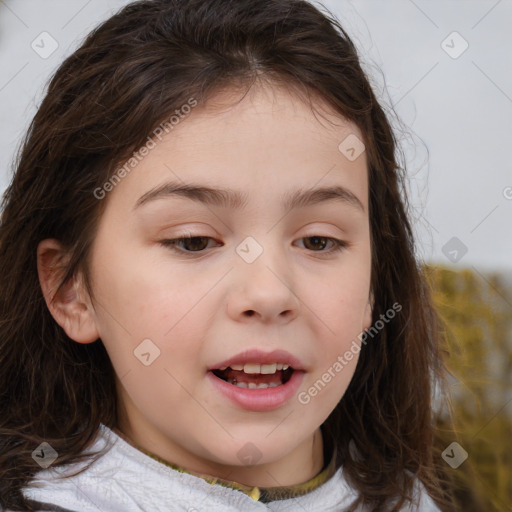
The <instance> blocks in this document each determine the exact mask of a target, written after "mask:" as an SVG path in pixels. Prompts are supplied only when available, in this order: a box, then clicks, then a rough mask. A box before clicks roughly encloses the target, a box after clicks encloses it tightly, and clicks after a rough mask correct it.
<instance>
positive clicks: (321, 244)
mask: <svg viewBox="0 0 512 512" xmlns="http://www.w3.org/2000/svg"><path fill="white" fill-rule="evenodd" d="M301 240H305V241H306V240H307V241H308V242H307V243H305V244H304V246H305V248H306V249H308V250H311V251H313V252H319V253H325V254H327V253H330V252H335V251H340V250H342V249H343V248H345V247H347V246H348V244H347V242H343V241H342V240H338V239H336V238H331V237H327V236H306V237H304V238H302V239H301ZM329 242H331V244H332V246H331V248H330V249H328V250H324V249H325V247H326V246H327V245H328V243H329Z"/></svg>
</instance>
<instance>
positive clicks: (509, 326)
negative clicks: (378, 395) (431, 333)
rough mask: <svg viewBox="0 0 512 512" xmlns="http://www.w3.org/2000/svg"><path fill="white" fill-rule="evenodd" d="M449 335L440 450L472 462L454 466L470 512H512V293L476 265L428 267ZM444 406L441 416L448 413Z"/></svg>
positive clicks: (458, 488) (463, 502)
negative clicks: (453, 446) (455, 448)
mask: <svg viewBox="0 0 512 512" xmlns="http://www.w3.org/2000/svg"><path fill="white" fill-rule="evenodd" d="M423 270H424V274H425V276H426V278H427V281H428V282H429V284H430V287H431V290H432V295H433V298H434V301H435V304H436V307H437V309H438V312H439V313H440V315H441V317H442V318H443V321H444V323H445V330H446V341H445V343H446V346H445V347H443V351H444V353H445V362H446V366H447V368H448V370H449V371H450V374H451V376H450V377H449V391H450V395H451V409H452V420H453V424H452V425H450V423H449V422H448V420H447V415H446V414H441V415H440V418H439V420H438V427H439V431H440V441H439V442H440V443H444V446H442V444H440V445H439V446H440V448H441V450H443V449H444V448H446V447H447V446H448V445H449V444H450V443H452V442H453V441H457V442H458V443H459V444H460V445H461V446H462V447H463V448H464V450H465V451H466V452H468V458H467V460H466V461H464V462H463V463H462V464H461V465H460V466H459V467H457V468H451V467H449V468H448V470H449V473H450V475H451V477H452V478H453V481H454V484H455V487H456V498H457V501H458V504H459V506H460V510H461V511H464V512H471V511H475V512H480V511H482V512H489V511H492V510H495V511H498V512H507V511H512V453H511V452H512V450H511V444H512V443H511V440H512V291H511V284H510V280H509V281H508V283H507V279H506V276H504V275H500V274H498V273H492V274H489V273H482V272H480V271H479V270H477V269H476V268H475V267H472V269H462V270H455V269H453V268H449V267H442V266H430V265H425V266H424V268H423ZM443 409H444V408H443V407H441V408H440V409H439V410H440V412H441V413H442V412H443Z"/></svg>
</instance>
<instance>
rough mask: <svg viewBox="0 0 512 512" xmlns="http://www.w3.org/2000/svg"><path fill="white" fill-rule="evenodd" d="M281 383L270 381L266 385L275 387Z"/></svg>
mask: <svg viewBox="0 0 512 512" xmlns="http://www.w3.org/2000/svg"><path fill="white" fill-rule="evenodd" d="M280 385H281V384H278V383H277V382H271V383H270V384H269V385H268V387H269V388H277V386H280Z"/></svg>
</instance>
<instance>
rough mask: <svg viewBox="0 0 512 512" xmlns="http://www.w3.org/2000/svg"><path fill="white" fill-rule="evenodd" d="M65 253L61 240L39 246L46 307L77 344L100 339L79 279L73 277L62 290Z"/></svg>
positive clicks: (39, 266) (40, 270)
mask: <svg viewBox="0 0 512 512" xmlns="http://www.w3.org/2000/svg"><path fill="white" fill-rule="evenodd" d="M66 258H67V256H66V252H65V250H64V249H63V247H62V245H61V244H60V242H59V241H58V240H55V239H46V240H43V241H42V242H40V243H39V245H38V247H37V272H38V275H39V283H40V285H41V290H42V292H43V296H44V299H45V301H46V305H47V306H48V309H49V310H50V313H51V315H52V316H53V318H54V319H55V321H56V322H57V323H58V324H59V325H60V326H61V327H62V328H63V329H64V331H65V332H66V334H67V335H68V336H69V337H70V338H71V339H72V340H74V341H76V342H78V343H92V342H94V341H96V340H97V339H98V338H99V333H98V330H97V327H96V322H95V318H94V314H93V310H92V306H91V304H90V300H88V294H87V292H86V290H85V287H84V285H83V282H82V280H81V279H80V276H73V277H72V278H71V279H69V280H68V281H67V282H66V283H65V284H64V285H63V286H62V288H61V289H60V290H58V286H59V284H60V280H61V279H62V278H63V276H64V273H65V270H66Z"/></svg>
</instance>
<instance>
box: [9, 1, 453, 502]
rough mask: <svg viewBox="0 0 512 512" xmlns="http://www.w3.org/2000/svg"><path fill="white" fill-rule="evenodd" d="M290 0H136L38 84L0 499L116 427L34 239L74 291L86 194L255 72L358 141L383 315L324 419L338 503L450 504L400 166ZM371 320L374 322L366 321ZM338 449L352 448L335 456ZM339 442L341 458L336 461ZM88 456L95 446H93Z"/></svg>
mask: <svg viewBox="0 0 512 512" xmlns="http://www.w3.org/2000/svg"><path fill="white" fill-rule="evenodd" d="M321 9H322V8H321V6H320V7H318V8H317V7H315V6H313V5H312V4H311V3H309V2H307V1H303V0H140V1H136V2H133V3H131V4H129V5H127V6H126V7H124V8H123V9H121V10H120V11H119V12H118V13H117V14H115V15H114V16H112V17H111V18H109V19H108V20H107V21H105V22H103V23H102V24H101V25H99V26H98V27H97V28H96V29H95V30H93V31H92V32H91V33H90V34H89V35H88V36H87V37H86V39H85V41H84V42H83V44H82V45H81V46H80V47H79V48H78V49H77V50H76V51H75V52H74V53H73V54H72V55H70V56H69V57H68V58H67V59H66V60H65V61H64V62H63V63H62V65H61V66H60V67H59V69H58V70H57V71H56V73H55V74H54V76H53V77H52V79H51V80H50V82H49V84H48V86H47V91H46V95H45V97H44V99H43V101H42V103H41V105H40V107H39V109H38V111H37V113H36V115H35V117H34V119H33V120H32V122H31V124H30V127H29V129H28V131H27V133H26V135H25V137H24V139H23V141H22V143H21V145H20V148H19V151H18V154H17V157H16V161H15V172H14V175H13V178H12V181H11V183H10V185H9V187H8V188H7V190H6V192H5V196H4V199H3V203H2V215H1V225H0V268H2V269H3V271H2V272H1V273H0V447H1V453H0V504H2V505H3V506H6V507H8V508H10V509H12V510H34V508H32V507H34V504H31V502H30V501H29V500H26V499H24V497H23V495H22V489H23V487H24V486H25V485H27V484H28V482H29V480H30V479H31V477H32V476H33V475H34V474H35V473H36V472H37V471H38V470H40V467H39V466H38V465H37V464H36V463H35V462H34V460H33V459H32V452H33V451H34V449H35V448H36V447H37V446H38V445H39V444H40V443H42V442H43V441H46V442H49V443H50V445H51V446H52V447H53V448H54V449H55V450H56V451H57V453H58V455H59V457H58V459H57V460H56V461H55V462H54V464H53V465H54V466H60V465H63V464H70V463H73V462H83V461H84V460H85V458H82V457H85V456H84V455H83V454H82V455H80V453H81V452H82V451H83V450H84V449H85V448H88V447H89V446H90V445H91V443H92V441H93V440H94V438H95V436H96V433H97V430H98V426H99V424H100V423H103V424H105V425H107V426H109V427H111V428H112V427H115V426H116V423H117V399H116V394H115V390H116V386H115V373H114V369H113V367H112V365H111V363H110V360H109V358H108V355H107V352H106V350H105V348H104V346H103V344H102V341H101V340H100V339H98V340H97V341H96V342H94V343H91V344H79V343H76V342H74V341H73V340H71V339H70V338H69V337H68V336H67V335H66V334H65V332H64V330H63V329H62V328H61V327H60V326H59V325H58V324H57V323H56V322H55V320H54V319H53V317H52V316H51V314H50V312H49V310H48V307H47V305H46V303H45V300H44V298H43V294H42V291H41V287H40V284H39V280H38V273H37V259H36V249H37V246H38V244H39V242H41V241H42V240H43V239H46V238H56V239H58V240H59V241H60V242H61V243H62V244H63V245H64V247H65V248H66V249H67V251H68V253H69V256H70V257H69V261H68V263H67V266H66V267H65V269H64V272H63V274H62V281H61V283H62V284H61V286H62V285H64V284H65V283H66V282H67V281H68V280H69V279H70V278H72V277H73V276H74V275H76V273H77V272H82V273H83V275H84V276H85V284H86V286H87V288H88V290H89V291H90V293H91V295H92V292H93V290H92V289H91V286H90V279H89V274H88V263H89V257H90V251H91V243H92V241H93V240H94V237H95V232H96V227H97V224H98V220H99V218H100V217H101V215H102V212H103V209H104V206H105V203H106V200H107V199H104V200H98V199H97V197H96V195H95V194H94V191H95V190H97V189H98V188H100V187H102V185H103V184H104V183H106V182H107V181H108V180H109V179H110V178H111V177H112V176H113V174H114V173H115V172H116V170H118V169H119V166H120V165H122V164H123V162H126V161H127V159H129V158H130V157H131V156H132V154H133V152H134V151H136V150H137V149H139V148H141V147H142V145H143V144H144V143H145V142H147V137H148V135H149V134H151V133H152V132H153V131H154V130H155V129H157V127H158V126H159V125H160V124H161V123H162V122H164V121H165V120H166V119H169V115H170V114H171V113H173V112H174V111H175V110H176V109H179V108H180V107H181V106H182V105H184V104H186V103H187V101H188V100H189V99H190V98H191V97H193V98H195V99H196V100H197V101H198V104H199V105H205V104H206V103H207V101H208V99H209V98H212V97H213V95H215V93H217V92H220V91H221V90H223V89H226V88H233V87H237V88H242V89H243V90H246V91H247V90H249V88H250V87H251V86H252V85H253V84H254V83H255V82H256V81H257V80H261V79H264V80H266V81H268V82H270V83H273V84H276V85H278V84H281V85H283V84H284V85H287V86H290V87H291V88H292V89H293V90H294V91H295V92H296V94H298V95H299V96H300V97H301V98H302V99H303V100H304V101H305V102H309V104H310V105H313V103H312V102H311V97H312V96H313V95H315V96H316V97H320V98H322V99H323V100H324V101H325V102H326V103H327V104H328V105H329V106H330V107H331V108H332V110H334V111H335V112H336V113H337V114H339V116H340V117H344V118H345V119H348V120H350V121H352V122H354V123H355V124H356V125H357V126H358V127H359V128H360V130H361V132H362V134H363V137H364V144H365V146H366V153H367V158H368V176H369V212H370V224H371V246H372V267H371V287H372V291H373V294H374V307H373V321H374V323H375V322H376V321H378V319H379V318H381V315H382V314H383V313H385V312H386V310H388V309H389V308H390V306H391V305H392V304H394V303H398V304H400V305H401V306H402V310H401V312H400V314H397V315H396V317H395V318H394V319H393V321H391V322H388V323H386V324H385V325H384V327H383V328H382V329H380V330H379V332H378V333H377V334H376V335H374V336H373V339H372V341H371V343H367V344H366V345H364V346H363V347H362V350H361V353H360V357H359V361H358V363H357V368H356V370H355V374H354V376H353V378H352V381H351V383H350V385H349V387H348V389H347V391H346V393H345V394H344V396H343V398H342V399H341V401H340V402H339V403H338V405H337V406H336V408H335V409H334V411H333V412H332V414H331V415H330V416H329V418H328V419H327V420H326V422H325V423H324V425H323V428H324V431H325V432H326V433H327V434H328V435H330V436H331V437H332V440H333V442H334V443H335V445H336V447H337V461H336V464H337V467H339V466H341V465H343V466H344V471H345V474H346V476H347V478H348V479H349V482H350V484H351V485H352V486H353V488H354V489H355V490H356V492H357V496H358V497H357V499H356V500H355V501H354V503H353V506H352V509H355V508H356V507H357V506H359V505H365V506H367V507H368V510H371V511H382V510H387V509H390V510H393V511H395V510H399V508H400V507H401V506H403V505H404V504H405V503H406V502H407V500H409V499H411V498H412V493H413V483H414V481H415V479H419V480H420V481H421V482H422V483H423V484H424V486H425V487H426V489H427V491H428V493H429V494H430V495H431V496H432V497H433V499H434V500H435V501H436V503H438V505H439V506H440V508H442V509H443V510H452V508H451V507H452V506H453V505H452V498H451V496H450V494H451V493H450V491H449V485H448V484H447V483H446V475H445V474H444V472H443V468H442V464H441V463H440V461H439V457H438V456H437V455H435V452H434V445H435V443H434V438H435V427H434V419H433V413H432V398H433V396H432V395H433V389H434V385H438V384H440V385H442V384H443V382H444V372H445V369H444V365H443V362H442V359H441V350H440V346H441V341H442V336H443V329H442V323H441V320H440V318H439V317H438V315H437V313H436V310H435V309H434V305H433V301H432V298H431V295H430V288H429V286H428V285H427V284H426V281H425V276H424V274H423V272H422V268H421V265H420V263H419V262H418V261H417V260H416V258H415V254H414V252H415V242H414V239H413V232H412V230H411V225H410V221H409V220H408V199H407V193H406V187H405V178H406V174H405V166H404V165H400V164H399V163H398V156H399V154H400V148H399V146H398V144H397V139H396V137H395V135H394V133H393V131H392V128H391V125H390V122H389V120H388V119H387V115H386V113H385V112H384V110H383V107H382V106H381V105H379V102H378V101H377V99H376V96H375V95H374V92H373V91H372V87H371V86H370V83H369V80H368V78H367V77H366V75H365V73H364V72H363V70H362V68H361V65H360V62H359V58H358V54H357V51H356V48H355V46H354V44H353V42H352V41H351V39H350V38H349V36H348V35H347V33H346V32H345V31H344V29H343V28H342V27H341V25H340V23H339V21H338V20H337V19H336V18H335V17H334V16H333V15H332V13H330V12H329V11H328V10H327V9H322V10H321ZM381 323H382V322H381ZM349 447H351V449H349ZM352 448H355V449H356V451H357V456H354V455H353V453H354V452H353V450H352ZM100 455H101V454H100Z"/></svg>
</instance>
